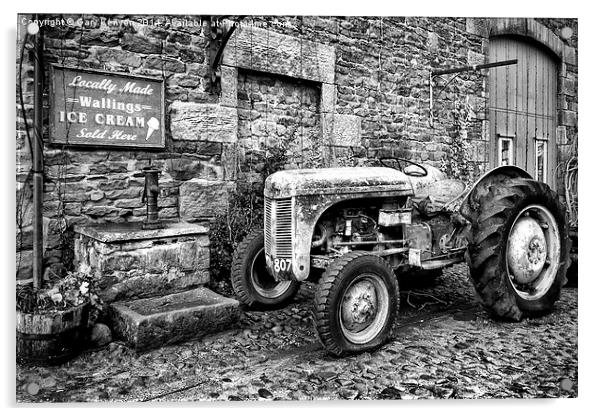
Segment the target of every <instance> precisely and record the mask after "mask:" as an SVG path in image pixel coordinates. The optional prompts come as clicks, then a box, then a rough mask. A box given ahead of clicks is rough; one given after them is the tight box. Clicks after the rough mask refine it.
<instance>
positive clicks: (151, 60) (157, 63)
mask: <svg viewBox="0 0 602 416" xmlns="http://www.w3.org/2000/svg"><path fill="white" fill-rule="evenodd" d="M144 66H145V68H148V69H159V70H163V71H166V72H184V71H186V64H185V63H184V62H182V61H180V60H178V59H175V58H169V57H165V56H157V55H152V56H149V57H148V58H146V59H145V61H144Z"/></svg>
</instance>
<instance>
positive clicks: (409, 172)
mask: <svg viewBox="0 0 602 416" xmlns="http://www.w3.org/2000/svg"><path fill="white" fill-rule="evenodd" d="M391 160H392V161H394V162H395V163H397V170H399V171H400V172H403V173H404V174H406V175H408V176H415V177H419V178H422V177H424V176H427V175H428V174H429V172H428V170H427V169H426V168H425V167H424V166H423V165H421V164H420V163H416V162H412V161H411V160H408V159H403V158H400V157H381V158H379V159H378V161H379V162H380V164H381V165H383V166H385V167H387V168H389V167H391V166H389V165H387V164H386V163H385V162H386V161H391ZM402 162H403V163H406V164H409V165H414V166H416V167H418V169H420V170H419V171H416V170H408V168H409V166H406V167H403V168H402V167H401V163H402Z"/></svg>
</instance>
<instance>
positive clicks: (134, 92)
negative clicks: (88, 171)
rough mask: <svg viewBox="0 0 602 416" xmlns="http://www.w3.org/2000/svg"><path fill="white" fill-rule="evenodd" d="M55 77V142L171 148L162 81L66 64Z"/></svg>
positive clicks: (56, 68) (57, 68)
mask: <svg viewBox="0 0 602 416" xmlns="http://www.w3.org/2000/svg"><path fill="white" fill-rule="evenodd" d="M50 76H51V87H50V88H51V89H50V141H51V143H64V144H69V145H77V146H79V145H86V146H118V147H147V148H164V147H165V116H164V102H165V100H164V84H163V80H162V79H160V78H149V77H139V76H132V75H115V74H112V73H107V72H103V71H95V70H89V69H79V68H66V67H60V66H53V67H52V70H51V74H50Z"/></svg>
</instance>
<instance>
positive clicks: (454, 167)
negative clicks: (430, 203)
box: [442, 97, 475, 183]
mask: <svg viewBox="0 0 602 416" xmlns="http://www.w3.org/2000/svg"><path fill="white" fill-rule="evenodd" d="M451 114H452V120H453V122H452V129H451V142H450V144H449V151H448V152H447V153H446V154H445V156H444V157H443V161H442V168H443V171H444V172H445V173H446V174H447V176H448V177H449V178H454V179H459V180H461V181H463V182H466V183H470V182H471V181H472V179H473V176H474V173H475V172H474V165H473V164H472V163H471V152H470V146H471V144H470V140H469V139H468V129H469V127H470V123H471V122H472V120H473V115H474V110H473V108H472V106H471V105H470V103H469V102H468V97H466V99H465V100H456V101H455V102H454V108H453V110H452V112H451Z"/></svg>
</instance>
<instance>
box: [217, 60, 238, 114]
mask: <svg viewBox="0 0 602 416" xmlns="http://www.w3.org/2000/svg"><path fill="white" fill-rule="evenodd" d="M221 71H222V77H221V85H222V92H221V97H220V104H221V105H223V106H225V107H236V106H237V105H238V97H237V91H238V69H236V68H233V67H230V66H226V65H222V67H221Z"/></svg>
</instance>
